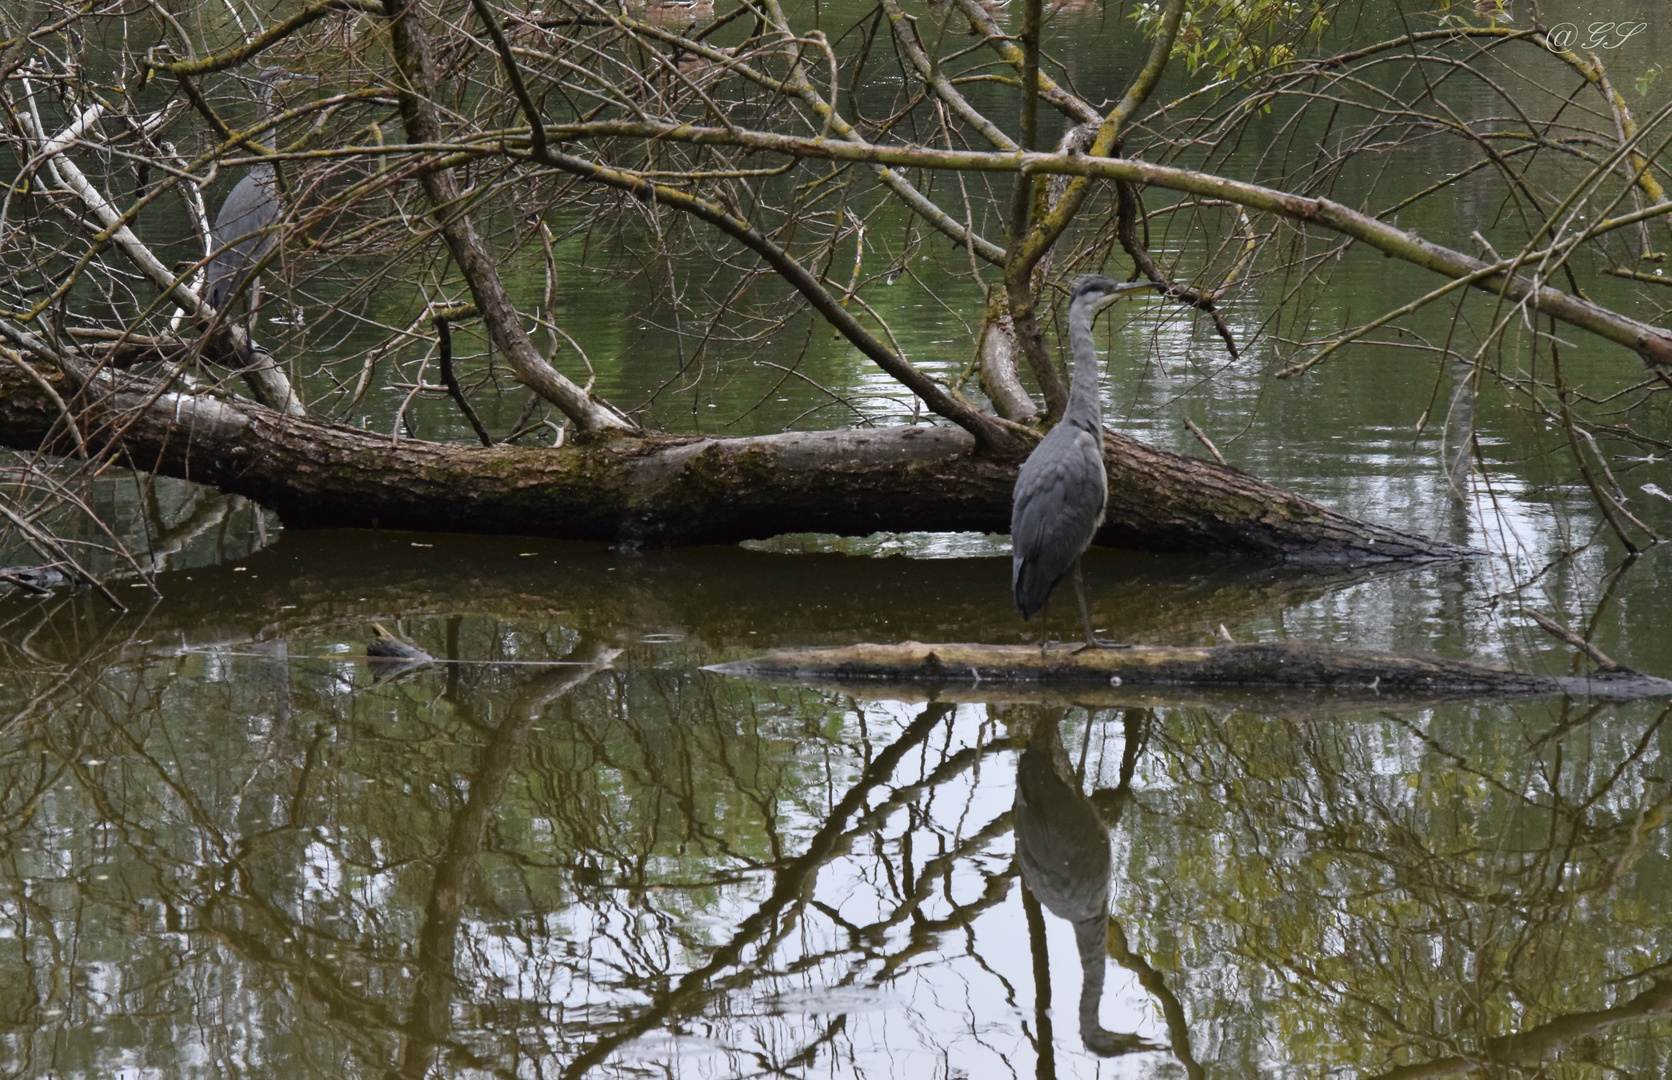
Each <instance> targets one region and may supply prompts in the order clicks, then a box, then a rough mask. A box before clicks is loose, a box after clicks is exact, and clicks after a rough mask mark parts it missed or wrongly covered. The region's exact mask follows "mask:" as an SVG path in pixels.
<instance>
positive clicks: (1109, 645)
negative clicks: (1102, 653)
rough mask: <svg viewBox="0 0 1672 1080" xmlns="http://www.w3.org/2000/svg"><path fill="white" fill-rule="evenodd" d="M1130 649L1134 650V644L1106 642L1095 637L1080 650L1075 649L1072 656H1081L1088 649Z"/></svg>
mask: <svg viewBox="0 0 1672 1080" xmlns="http://www.w3.org/2000/svg"><path fill="white" fill-rule="evenodd" d="M1130 648H1132V643H1131V642H1130V641H1105V640H1103V639H1102V638H1099V637H1094V638H1091V639H1090V640H1088V641H1087V642H1086V643H1085V644H1084V645H1082V646H1080V647H1079V648H1078V649H1075V650H1074V652H1073V653H1072V655H1074V656H1079V655H1080V654H1081V653H1083V652H1085V651H1086V650H1087V649H1130Z"/></svg>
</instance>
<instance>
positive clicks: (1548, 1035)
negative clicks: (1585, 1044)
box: [1374, 979, 1672, 1080]
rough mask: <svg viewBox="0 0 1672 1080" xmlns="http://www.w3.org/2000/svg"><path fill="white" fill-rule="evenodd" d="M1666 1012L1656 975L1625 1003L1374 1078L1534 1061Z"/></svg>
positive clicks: (1666, 987) (1665, 983) (1665, 994)
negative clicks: (1475, 1050) (1464, 1054)
mask: <svg viewBox="0 0 1672 1080" xmlns="http://www.w3.org/2000/svg"><path fill="white" fill-rule="evenodd" d="M1669 1014H1672V980H1668V979H1656V980H1655V981H1654V983H1653V984H1651V985H1650V987H1649V988H1648V989H1647V990H1645V991H1643V992H1642V993H1641V994H1638V995H1637V996H1636V997H1634V998H1632V999H1631V1000H1630V1001H1628V1002H1626V1003H1625V1004H1624V1005H1616V1006H1615V1007H1614V1008H1612V1009H1599V1010H1596V1011H1595V1012H1582V1013H1569V1014H1568V1015H1566V1016H1559V1017H1557V1018H1556V1019H1554V1020H1551V1021H1550V1022H1549V1023H1545V1024H1540V1025H1539V1026H1538V1027H1535V1028H1531V1029H1529V1030H1527V1031H1522V1032H1518V1033H1516V1034H1514V1035H1502V1036H1499V1037H1498V1038H1496V1039H1488V1040H1487V1041H1486V1045H1485V1046H1484V1047H1483V1048H1482V1049H1481V1051H1480V1053H1479V1054H1476V1055H1474V1056H1473V1057H1467V1058H1464V1057H1446V1058H1438V1059H1436V1060H1434V1061H1428V1062H1424V1063H1422V1064H1420V1065H1401V1066H1400V1067H1399V1068H1397V1069H1390V1070H1389V1071H1387V1072H1385V1073H1383V1074H1381V1075H1380V1076H1378V1077H1375V1078H1374V1080H1427V1078H1429V1077H1436V1076H1462V1075H1465V1074H1467V1073H1471V1072H1474V1071H1476V1070H1477V1069H1482V1068H1485V1067H1487V1066H1490V1065H1520V1066H1529V1065H1535V1064H1537V1063H1539V1062H1541V1061H1543V1060H1544V1059H1545V1058H1546V1057H1547V1056H1548V1055H1549V1054H1551V1053H1552V1052H1554V1051H1556V1050H1560V1049H1561V1048H1562V1047H1563V1046H1565V1045H1567V1044H1568V1043H1570V1042H1573V1041H1574V1040H1575V1039H1582V1038H1585V1037H1587V1036H1593V1035H1600V1034H1602V1033H1603V1032H1606V1031H1607V1030H1609V1029H1610V1028H1613V1027H1615V1026H1617V1025H1619V1024H1626V1023H1631V1022H1632V1021H1636V1020H1647V1019H1651V1018H1653V1017H1658V1016H1666V1015H1669Z"/></svg>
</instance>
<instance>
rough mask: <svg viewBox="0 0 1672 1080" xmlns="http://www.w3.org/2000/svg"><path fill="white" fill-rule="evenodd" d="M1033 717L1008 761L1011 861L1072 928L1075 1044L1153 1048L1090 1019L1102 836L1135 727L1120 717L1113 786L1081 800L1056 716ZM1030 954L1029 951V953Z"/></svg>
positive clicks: (1103, 903)
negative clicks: (1121, 739)
mask: <svg viewBox="0 0 1672 1080" xmlns="http://www.w3.org/2000/svg"><path fill="white" fill-rule="evenodd" d="M1030 711H1034V712H1036V715H1035V717H1034V718H1033V723H1032V724H1031V726H1030V727H1029V728H1028V733H1027V746H1026V748H1025V749H1024V750H1023V751H1022V753H1021V756H1020V757H1019V758H1018V759H1017V762H1016V803H1015V811H1014V818H1013V820H1014V821H1015V827H1016V862H1017V864H1018V866H1019V868H1020V869H1021V873H1022V882H1023V883H1024V884H1025V885H1026V886H1027V888H1028V891H1029V892H1031V893H1032V894H1033V895H1034V897H1035V898H1036V899H1037V900H1038V901H1039V903H1040V904H1041V905H1043V906H1044V907H1045V909H1046V910H1048V911H1050V912H1051V914H1053V915H1056V916H1057V917H1058V918H1061V919H1066V920H1067V921H1068V922H1069V923H1070V924H1072V925H1073V927H1074V942H1075V945H1076V946H1077V949H1078V951H1079V955H1080V971H1081V983H1080V1010H1079V1011H1080V1040H1081V1041H1082V1042H1083V1043H1085V1046H1086V1049H1087V1050H1090V1051H1091V1052H1092V1053H1094V1054H1097V1055H1099V1056H1101V1057H1114V1056H1116V1055H1119V1054H1130V1053H1135V1052H1137V1051H1140V1050H1153V1049H1157V1047H1155V1046H1154V1045H1152V1044H1150V1043H1147V1042H1145V1041H1144V1040H1143V1039H1142V1038H1140V1037H1139V1036H1137V1035H1133V1034H1124V1033H1120V1032H1114V1031H1110V1030H1108V1029H1107V1028H1105V1027H1104V1026H1103V1023H1102V1021H1101V1019H1099V1017H1098V1010H1099V1006H1101V1004H1102V1002H1103V981H1104V976H1105V973H1106V969H1107V967H1108V960H1109V877H1110V874H1111V871H1112V866H1111V862H1110V857H1109V829H1110V827H1111V826H1112V825H1114V824H1115V823H1116V822H1118V821H1119V819H1120V814H1121V811H1122V809H1124V807H1125V806H1126V804H1127V802H1128V801H1130V798H1131V779H1132V773H1133V770H1134V768H1135V767H1136V765H1137V760H1138V755H1139V753H1140V751H1141V743H1142V726H1143V722H1142V720H1141V719H1139V718H1138V717H1137V715H1136V714H1134V713H1129V714H1128V723H1127V730H1126V748H1125V751H1124V752H1123V754H1122V759H1121V774H1120V783H1119V786H1117V787H1115V788H1113V789H1102V790H1099V791H1097V792H1096V793H1094V794H1093V795H1092V797H1090V798H1087V797H1086V795H1085V794H1083V793H1082V792H1081V790H1080V782H1079V779H1078V778H1077V777H1076V776H1075V770H1074V767H1073V765H1072V764H1071V763H1070V762H1069V760H1068V752H1067V751H1066V750H1064V749H1063V745H1062V736H1061V733H1060V732H1059V731H1058V726H1057V725H1058V720H1059V718H1060V715H1061V710H1043V709H1041V710H1030ZM1036 947H1037V946H1036Z"/></svg>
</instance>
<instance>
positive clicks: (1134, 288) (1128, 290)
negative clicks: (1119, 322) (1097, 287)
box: [1092, 281, 1167, 318]
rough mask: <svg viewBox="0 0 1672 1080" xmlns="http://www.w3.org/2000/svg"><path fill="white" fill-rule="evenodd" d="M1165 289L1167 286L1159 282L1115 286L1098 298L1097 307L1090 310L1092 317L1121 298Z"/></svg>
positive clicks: (1140, 282)
mask: <svg viewBox="0 0 1672 1080" xmlns="http://www.w3.org/2000/svg"><path fill="white" fill-rule="evenodd" d="M1166 288H1167V286H1165V285H1163V284H1161V282H1159V281H1126V282H1122V283H1121V284H1120V285H1117V286H1116V287H1115V288H1113V289H1111V290H1110V291H1108V292H1106V293H1104V294H1103V295H1102V296H1101V297H1099V298H1098V301H1097V306H1096V307H1094V308H1092V316H1093V317H1094V318H1095V317H1096V316H1097V314H1098V313H1099V312H1101V311H1102V310H1103V309H1104V308H1106V307H1108V306H1109V305H1110V304H1112V303H1114V302H1115V301H1116V300H1119V299H1120V298H1121V297H1123V296H1131V295H1132V294H1133V293H1139V292H1144V291H1145V290H1146V289H1161V290H1165V289H1166Z"/></svg>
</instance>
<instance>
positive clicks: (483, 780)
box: [394, 648, 614, 1080]
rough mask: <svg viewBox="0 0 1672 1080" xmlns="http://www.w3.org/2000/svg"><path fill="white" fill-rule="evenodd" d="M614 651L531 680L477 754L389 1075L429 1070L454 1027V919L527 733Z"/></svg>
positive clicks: (424, 931)
mask: <svg viewBox="0 0 1672 1080" xmlns="http://www.w3.org/2000/svg"><path fill="white" fill-rule="evenodd" d="M613 655H614V653H613V651H610V650H605V649H602V648H594V649H593V650H592V652H591V654H590V656H584V657H577V659H589V660H590V661H591V663H590V664H588V665H587V666H585V667H574V668H568V669H566V670H563V671H558V672H553V673H552V674H550V675H547V676H545V677H543V678H540V679H537V680H535V681H534V682H533V683H532V684H531V685H530V686H529V687H528V688H526V689H524V690H523V691H522V692H521V693H519V694H518V695H517V698H516V700H515V701H514V702H513V703H512V705H511V708H510V710H509V712H508V714H507V715H506V717H505V719H504V720H503V721H501V722H500V724H499V726H498V727H496V728H495V729H494V732H493V736H492V737H491V738H490V739H489V740H488V745H487V746H486V748H484V750H483V751H482V765H481V768H479V769H478V770H477V772H476V775H475V776H474V777H472V778H471V781H470V793H469V795H468V796H467V797H466V798H465V804H464V808H463V809H462V810H460V811H459V814H458V816H457V817H455V818H454V819H453V829H452V832H451V833H449V834H448V837H447V846H446V848H445V849H444V850H443V851H442V854H441V860H440V862H438V863H437V864H436V868H435V878H434V881H433V883H432V885H431V887H430V900H429V904H428V905H427V906H426V907H425V909H424V925H423V927H422V928H421V929H420V930H419V932H418V961H417V968H418V979H417V984H416V986H415V988H414V991H413V995H412V1014H411V1018H410V1019H409V1021H408V1023H407V1027H406V1030H407V1033H408V1037H407V1040H406V1043H405V1045H404V1046H403V1047H402V1049H401V1057H400V1062H399V1064H398V1065H397V1066H396V1068H395V1070H394V1075H396V1076H400V1077H404V1078H407V1080H418V1078H420V1077H423V1076H425V1075H426V1074H428V1072H429V1071H430V1069H431V1068H432V1067H433V1066H434V1065H435V1061H436V1056H437V1054H438V1052H439V1050H440V1048H441V1046H442V1044H443V1043H445V1042H446V1040H447V1036H448V1034H449V1032H450V1031H451V1029H452V1022H451V1013H452V1005H453V994H454V988H455V980H454V975H453V959H454V954H455V951H456V949H457V943H458V926H459V917H460V914H461V913H462V912H463V909H464V900H465V893H466V892H467V891H468V889H469V888H470V881H471V876H472V874H473V872H474V871H475V869H476V857H477V855H478V854H480V852H481V850H482V839H483V837H484V836H485V835H486V833H487V828H488V822H489V821H491V820H493V816H494V812H495V811H496V810H497V809H498V807H499V800H500V799H501V798H502V797H503V796H504V794H505V784H506V781H507V780H508V779H509V778H510V776H511V770H512V769H513V768H515V767H516V764H517V762H518V761H520V760H521V758H522V751H523V745H524V744H525V743H526V742H527V740H528V733H529V730H530V729H531V728H532V727H533V726H534V723H535V721H537V720H539V719H540V717H541V716H542V715H543V714H544V713H545V711H546V708H547V707H548V706H550V705H551V703H552V702H553V701H555V700H557V699H558V698H559V697H562V696H563V695H564V694H566V693H568V692H569V691H570V690H572V689H573V688H575V687H576V686H579V685H580V684H581V683H583V682H585V681H586V680H587V679H589V678H591V677H592V675H593V673H594V672H596V671H597V670H598V668H599V666H601V665H602V664H605V663H608V661H609V658H610V657H611V656H613Z"/></svg>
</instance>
